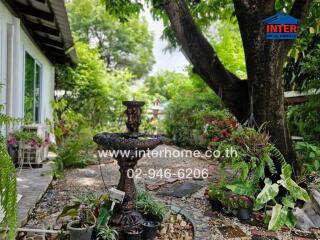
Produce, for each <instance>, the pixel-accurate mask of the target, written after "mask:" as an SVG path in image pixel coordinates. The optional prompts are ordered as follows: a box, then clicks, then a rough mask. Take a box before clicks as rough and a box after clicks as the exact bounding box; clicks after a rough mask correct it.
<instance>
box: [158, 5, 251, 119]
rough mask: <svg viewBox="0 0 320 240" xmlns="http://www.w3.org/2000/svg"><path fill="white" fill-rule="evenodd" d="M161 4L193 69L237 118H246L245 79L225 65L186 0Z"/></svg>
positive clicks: (246, 93)
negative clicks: (238, 76)
mask: <svg viewBox="0 0 320 240" xmlns="http://www.w3.org/2000/svg"><path fill="white" fill-rule="evenodd" d="M163 8H164V10H165V12H166V13H167V15H168V17H169V19H170V22H171V28H172V29H173V31H174V32H175V34H176V38H177V40H178V43H179V44H180V45H181V46H182V49H183V52H184V54H185V55H186V57H187V58H188V60H189V61H190V63H191V64H192V65H193V66H194V71H195V72H196V73H198V74H199V75H200V76H201V77H202V78H203V80H204V81H205V82H206V83H207V84H208V85H209V86H210V88H212V89H213V90H214V91H215V92H216V94H218V95H219V96H220V97H221V98H222V101H223V102H224V103H225V104H226V106H227V107H229V109H230V110H231V111H232V112H233V113H234V114H235V115H236V116H237V117H238V118H245V117H244V116H242V115H243V114H246V113H244V112H245V109H246V107H244V106H245V105H246V104H247V98H248V91H247V88H246V87H245V85H246V81H241V80H240V79H239V78H237V77H236V76H235V75H234V74H232V73H231V72H229V71H228V70H227V69H225V67H224V66H223V64H222V63H221V61H220V60H219V58H218V56H217V54H216V52H215V51H214V49H213V48H212V46H211V44H210V43H209V42H208V40H207V39H206V38H205V36H204V35H203V33H202V32H201V31H200V29H199V28H198V27H197V25H196V23H195V21H194V19H193V17H192V16H191V13H190V11H189V8H188V6H187V4H186V2H185V0H165V1H164V3H163ZM240 89H241V90H240ZM235 105H237V106H235ZM241 120H243V119H241Z"/></svg>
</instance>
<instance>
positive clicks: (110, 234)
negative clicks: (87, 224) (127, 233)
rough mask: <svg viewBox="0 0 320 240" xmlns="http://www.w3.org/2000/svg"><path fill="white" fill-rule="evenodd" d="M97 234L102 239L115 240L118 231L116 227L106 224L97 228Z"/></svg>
mask: <svg viewBox="0 0 320 240" xmlns="http://www.w3.org/2000/svg"><path fill="white" fill-rule="evenodd" d="M98 236H99V237H100V238H102V239H103V240H117V239H118V237H119V233H118V232H117V230H116V229H114V228H111V227H108V226H106V227H104V228H100V229H99V233H98Z"/></svg>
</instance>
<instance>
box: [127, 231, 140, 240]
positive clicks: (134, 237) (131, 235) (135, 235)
mask: <svg viewBox="0 0 320 240" xmlns="http://www.w3.org/2000/svg"><path fill="white" fill-rule="evenodd" d="M124 235H125V239H126V240H141V237H142V229H141V230H139V229H135V230H127V231H125V232H124Z"/></svg>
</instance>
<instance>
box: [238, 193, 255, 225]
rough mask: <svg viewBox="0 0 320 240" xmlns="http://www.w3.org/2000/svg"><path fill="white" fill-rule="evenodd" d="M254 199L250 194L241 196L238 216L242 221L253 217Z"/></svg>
mask: <svg viewBox="0 0 320 240" xmlns="http://www.w3.org/2000/svg"><path fill="white" fill-rule="evenodd" d="M252 206H253V201H252V199H251V198H250V197H248V196H240V197H239V199H238V209H237V218H238V219H239V220H240V221H246V220H249V219H250V217H251V211H252Z"/></svg>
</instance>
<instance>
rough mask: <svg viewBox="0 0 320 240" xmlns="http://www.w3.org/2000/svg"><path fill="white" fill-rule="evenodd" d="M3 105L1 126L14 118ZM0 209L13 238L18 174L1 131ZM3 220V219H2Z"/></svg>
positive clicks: (8, 237) (0, 116) (11, 239)
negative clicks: (3, 111) (4, 111)
mask: <svg viewBox="0 0 320 240" xmlns="http://www.w3.org/2000/svg"><path fill="white" fill-rule="evenodd" d="M2 110H3V106H2V105H0V128H1V127H2V126H3V125H8V124H10V123H12V122H13V121H14V120H13V119H11V118H10V117H8V116H6V115H4V114H3V113H1V111H2ZM0 159H1V165H0V209H1V208H2V212H3V214H4V219H3V220H4V221H3V223H0V224H1V225H2V224H3V225H4V227H10V229H9V230H8V232H7V234H8V236H7V239H9V240H13V239H14V238H15V231H16V210H17V192H16V175H15V168H14V165H13V162H12V160H11V158H10V156H9V154H8V152H7V147H6V141H5V138H4V137H3V136H2V134H1V133H0ZM0 222H1V220H0Z"/></svg>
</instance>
